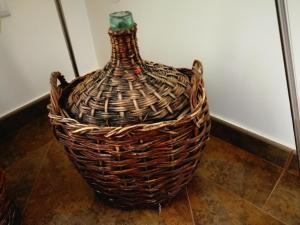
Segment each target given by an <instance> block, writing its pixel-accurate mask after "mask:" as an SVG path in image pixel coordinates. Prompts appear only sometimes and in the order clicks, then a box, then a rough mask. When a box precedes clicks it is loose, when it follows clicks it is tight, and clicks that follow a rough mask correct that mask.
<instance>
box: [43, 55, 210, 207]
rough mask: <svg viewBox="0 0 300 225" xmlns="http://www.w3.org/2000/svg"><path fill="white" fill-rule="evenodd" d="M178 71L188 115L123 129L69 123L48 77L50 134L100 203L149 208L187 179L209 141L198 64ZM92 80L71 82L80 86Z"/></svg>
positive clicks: (55, 76)
mask: <svg viewBox="0 0 300 225" xmlns="http://www.w3.org/2000/svg"><path fill="white" fill-rule="evenodd" d="M148 65H149V66H151V63H149V64H148ZM178 71H181V72H184V73H185V74H186V76H187V77H189V76H191V83H192V86H191V88H190V93H189V96H188V97H189V99H190V101H189V106H188V107H187V110H185V112H184V113H182V115H181V116H179V117H178V118H177V119H173V120H167V121H163V122H157V123H152V124H147V123H140V124H135V125H130V126H125V127H108V126H106V127H101V126H97V125H88V124H82V123H79V122H78V121H77V120H75V119H72V118H71V117H70V116H69V115H68V113H67V112H66V111H65V110H64V109H63V108H61V107H60V104H59V101H60V98H61V96H63V95H64V94H65V93H64V92H65V91H63V92H62V90H61V89H60V88H59V87H57V79H60V78H61V75H60V74H59V73H53V75H52V78H51V85H52V90H51V104H50V105H49V110H50V113H49V117H50V121H51V123H52V125H53V126H54V128H55V129H54V131H55V135H56V137H57V138H58V140H59V141H60V142H61V143H63V144H64V146H65V149H66V153H67V155H68V156H69V158H70V160H71V161H72V162H73V164H74V165H75V166H76V168H77V169H78V170H79V171H80V173H81V175H82V176H83V177H84V178H85V179H86V181H87V182H88V184H89V185H90V186H91V187H92V188H93V189H94V190H95V191H96V193H99V195H100V196H101V197H102V198H104V199H107V200H109V201H110V202H112V203H116V204H117V205H118V206H124V207H132V206H153V205H157V204H159V203H164V202H166V201H167V200H168V199H170V198H172V197H174V196H175V195H176V194H177V193H178V192H179V191H180V190H181V188H182V187H183V186H184V185H186V184H187V183H188V182H189V181H190V179H191V178H192V176H193V174H194V171H195V169H196V168H197V165H198V163H199V160H200V158H201V154H202V152H203V149H204V146H205V143H206V141H207V140H208V136H209V130H210V119H209V114H208V105H207V99H206V94H205V90H204V85H203V80H202V67H201V64H200V62H198V61H195V63H194V66H193V69H192V70H188V69H178ZM97 73H102V72H101V71H98V72H97ZM91 77H93V74H90V75H87V76H85V77H81V78H78V79H77V80H75V81H73V82H72V83H79V85H80V83H85V82H84V80H85V79H87V80H89V79H91ZM71 86H72V85H71Z"/></svg>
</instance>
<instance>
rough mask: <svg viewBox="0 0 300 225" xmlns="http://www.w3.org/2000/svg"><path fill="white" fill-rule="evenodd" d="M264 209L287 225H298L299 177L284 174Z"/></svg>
mask: <svg viewBox="0 0 300 225" xmlns="http://www.w3.org/2000/svg"><path fill="white" fill-rule="evenodd" d="M264 208H265V210H266V211H268V212H269V213H270V214H272V215H275V216H276V217H278V218H280V219H281V220H282V221H285V222H286V223H287V224H291V225H299V224H300V177H299V176H296V175H294V174H291V173H285V174H284V176H283V177H282V179H281V181H280V182H279V184H278V186H277V187H276V189H275V190H274V192H273V193H272V195H271V197H270V199H269V200H268V201H267V203H266V205H265V207H264Z"/></svg>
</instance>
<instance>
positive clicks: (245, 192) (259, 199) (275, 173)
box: [197, 137, 281, 206]
mask: <svg viewBox="0 0 300 225" xmlns="http://www.w3.org/2000/svg"><path fill="white" fill-rule="evenodd" d="M280 172H281V169H280V168H279V167H276V166H274V165H272V164H270V163H268V162H266V161H264V160H261V159H260V158H258V157H256V156H255V155H252V154H250V153H248V152H246V151H243V150H242V149H239V148H238V147H236V146H234V145H231V144H228V143H226V142H224V141H222V140H221V139H219V138H215V137H212V138H211V140H210V141H209V143H208V146H207V148H206V152H205V154H204V156H203V159H202V161H201V162H200V166H199V168H198V170H197V174H198V175H199V176H201V177H203V178H207V179H210V180H212V181H213V182H215V183H217V184H219V185H222V187H223V188H224V189H226V190H228V191H231V192H233V193H235V194H236V195H238V196H240V197H242V198H244V199H246V200H248V201H250V202H252V203H254V204H255V205H257V206H262V205H263V204H264V202H265V201H266V199H267V197H268V195H269V194H270V193H271V190H272V188H273V186H274V184H275V183H276V180H277V179H278V177H279V175H280Z"/></svg>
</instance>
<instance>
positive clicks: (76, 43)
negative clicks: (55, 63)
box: [61, 0, 99, 74]
mask: <svg viewBox="0 0 300 225" xmlns="http://www.w3.org/2000/svg"><path fill="white" fill-rule="evenodd" d="M61 2H62V6H63V10H64V14H65V18H66V22H67V26H68V31H69V34H70V38H71V42H72V46H73V50H74V54H75V58H76V63H77V66H78V70H79V73H80V74H85V73H88V72H91V71H93V70H96V69H98V68H99V66H98V61H97V57H96V52H95V47H94V42H93V37H92V35H91V29H90V23H89V18H88V15H87V10H86V5H85V2H84V0H76V1H74V0H62V1H61Z"/></svg>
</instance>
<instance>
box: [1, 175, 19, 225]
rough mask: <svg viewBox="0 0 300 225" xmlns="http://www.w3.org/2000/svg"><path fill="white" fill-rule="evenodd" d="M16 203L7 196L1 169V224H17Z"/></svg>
mask: <svg viewBox="0 0 300 225" xmlns="http://www.w3.org/2000/svg"><path fill="white" fill-rule="evenodd" d="M16 224H18V223H17V215H16V208H15V205H14V204H13V203H12V202H11V201H10V200H9V199H8V198H7V195H6V187H5V177H4V173H3V172H2V171H1V170H0V225H16Z"/></svg>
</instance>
